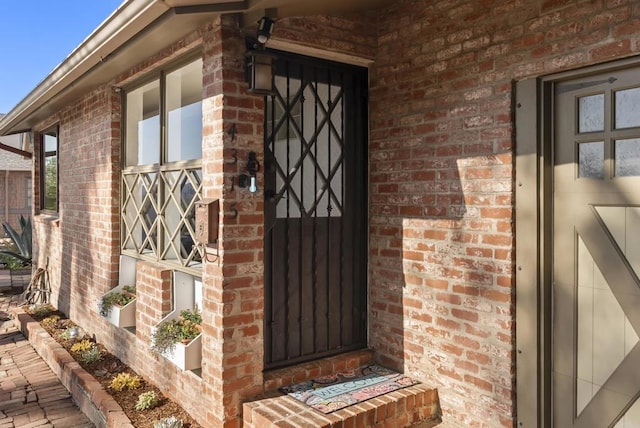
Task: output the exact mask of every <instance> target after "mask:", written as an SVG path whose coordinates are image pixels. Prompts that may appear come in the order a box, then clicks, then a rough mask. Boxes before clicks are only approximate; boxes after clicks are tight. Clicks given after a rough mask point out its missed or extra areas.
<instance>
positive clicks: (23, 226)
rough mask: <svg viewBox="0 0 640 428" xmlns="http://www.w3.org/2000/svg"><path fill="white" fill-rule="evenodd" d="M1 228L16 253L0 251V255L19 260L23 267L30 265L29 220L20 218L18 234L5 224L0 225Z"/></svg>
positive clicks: (28, 218)
mask: <svg viewBox="0 0 640 428" xmlns="http://www.w3.org/2000/svg"><path fill="white" fill-rule="evenodd" d="M2 227H3V228H4V230H5V232H7V235H8V236H9V238H11V240H12V241H13V244H14V245H15V247H16V248H17V252H16V251H9V250H0V254H6V255H7V256H9V257H13V258H14V259H17V260H19V261H20V262H21V263H22V265H23V266H28V265H30V264H31V248H32V245H31V218H30V217H24V216H22V215H21V216H20V233H18V232H17V231H16V230H15V229H14V228H13V227H11V225H10V224H9V223H7V222H4V223H2Z"/></svg>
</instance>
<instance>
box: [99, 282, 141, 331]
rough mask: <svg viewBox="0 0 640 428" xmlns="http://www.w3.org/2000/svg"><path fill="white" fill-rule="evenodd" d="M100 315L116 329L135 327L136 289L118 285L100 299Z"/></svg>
mask: <svg viewBox="0 0 640 428" xmlns="http://www.w3.org/2000/svg"><path fill="white" fill-rule="evenodd" d="M99 310H100V315H102V316H103V317H105V318H107V319H108V320H109V321H110V322H111V323H112V324H114V325H116V326H118V327H133V326H135V325H136V288H135V287H134V286H131V285H119V286H117V287H116V288H114V289H113V290H111V291H110V292H108V293H107V294H105V295H104V296H102V298H101V299H100V302H99Z"/></svg>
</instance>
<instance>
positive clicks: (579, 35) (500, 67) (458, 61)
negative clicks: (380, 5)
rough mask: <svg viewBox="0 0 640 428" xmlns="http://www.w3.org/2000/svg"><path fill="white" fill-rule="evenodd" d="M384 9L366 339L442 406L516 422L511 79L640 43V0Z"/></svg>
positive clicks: (454, 0)
mask: <svg viewBox="0 0 640 428" xmlns="http://www.w3.org/2000/svg"><path fill="white" fill-rule="evenodd" d="M383 15H384V19H381V20H379V21H378V24H377V25H378V26H379V32H378V42H379V44H378V48H377V55H376V58H375V62H374V65H373V66H372V68H371V92H370V107H371V116H370V120H371V126H370V129H371V139H370V171H371V173H370V174H371V175H370V191H371V194H370V200H371V206H370V214H371V217H370V232H371V235H370V305H371V314H370V315H371V318H370V332H371V345H372V347H373V348H374V349H375V350H376V351H377V356H378V358H380V359H381V361H382V362H384V363H386V364H387V365H389V366H392V367H396V368H400V369H404V370H405V371H406V372H407V373H409V374H411V375H413V376H415V377H417V378H419V379H422V380H424V381H426V382H429V383H430V384H432V385H434V386H437V387H438V388H439V393H440V399H441V406H442V409H443V412H444V417H443V420H445V421H446V420H454V421H458V422H459V423H460V424H462V425H464V426H472V427H495V426H505V427H511V426H513V425H514V413H515V403H514V382H515V365H514V345H515V314H514V279H513V278H514V274H513V268H514V260H513V245H514V243H513V225H512V219H513V209H514V198H513V176H514V170H513V157H512V153H513V148H514V142H513V137H512V134H513V118H512V103H513V97H512V91H513V84H512V82H513V79H523V78H527V77H534V76H539V75H542V74H548V73H553V72H558V71H561V70H568V69H572V68H576V67H580V66H585V65H588V64H593V63H596V62H602V61H606V60H611V59H614V58H619V57H621V56H627V55H630V54H632V53H634V52H635V53H637V52H639V51H640V45H639V44H638V34H639V31H640V30H639V28H640V27H639V26H638V25H637V24H638V22H639V21H638V20H639V19H640V5H639V4H637V3H636V2H632V1H625V0H622V1H600V2H596V1H571V2H567V1H527V2H523V1H515V0H508V1H459V0H447V1H437V2H436V1H433V2H432V1H427V2H419V1H401V2H395V3H394V6H393V7H392V8H390V9H389V10H388V11H387V12H386V13H384V14H383ZM634 23H635V24H634ZM532 328H533V326H532Z"/></svg>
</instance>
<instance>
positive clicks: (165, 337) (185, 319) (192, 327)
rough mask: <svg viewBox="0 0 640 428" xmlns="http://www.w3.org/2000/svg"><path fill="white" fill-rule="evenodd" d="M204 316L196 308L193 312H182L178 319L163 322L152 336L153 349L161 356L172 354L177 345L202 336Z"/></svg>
mask: <svg viewBox="0 0 640 428" xmlns="http://www.w3.org/2000/svg"><path fill="white" fill-rule="evenodd" d="M201 324H202V315H201V314H200V312H199V311H198V307H197V306H196V307H195V308H193V310H188V309H187V310H184V311H181V312H180V317H179V318H178V319H173V320H168V321H163V322H161V323H160V324H158V326H157V327H156V330H155V331H154V333H153V336H152V344H151V349H152V350H153V351H155V352H158V353H160V354H164V353H167V352H171V351H172V350H173V349H174V348H175V345H176V343H178V342H180V341H185V342H188V341H191V340H193V339H194V338H195V337H196V336H197V335H199V334H200V332H201V331H202V328H201V327H200V325H201Z"/></svg>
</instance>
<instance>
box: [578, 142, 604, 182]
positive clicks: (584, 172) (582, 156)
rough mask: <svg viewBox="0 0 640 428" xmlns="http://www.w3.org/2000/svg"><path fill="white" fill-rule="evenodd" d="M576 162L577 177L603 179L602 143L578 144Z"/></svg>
mask: <svg viewBox="0 0 640 428" xmlns="http://www.w3.org/2000/svg"><path fill="white" fill-rule="evenodd" d="M578 160H579V168H578V177H581V178H604V142H602V141H598V142H595V143H582V144H580V145H579V146H578Z"/></svg>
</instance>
